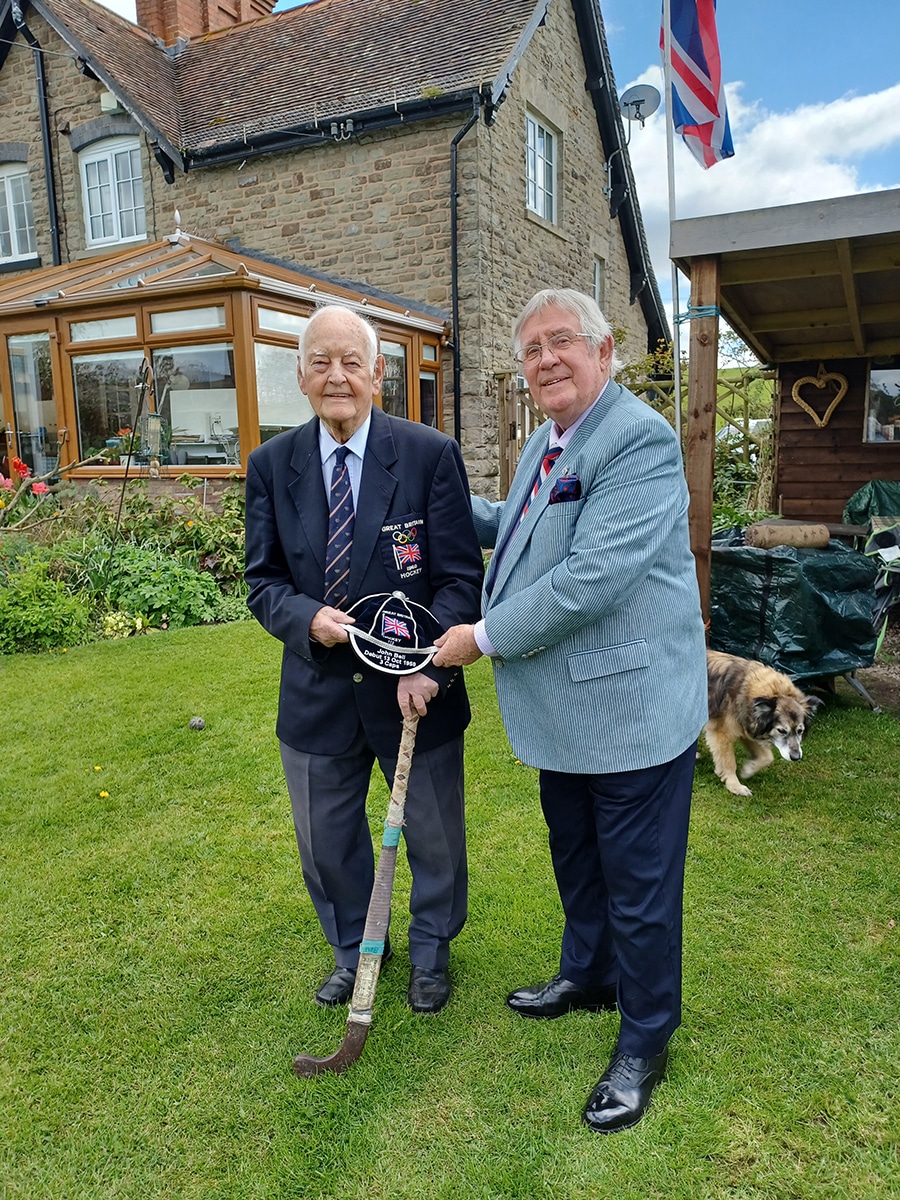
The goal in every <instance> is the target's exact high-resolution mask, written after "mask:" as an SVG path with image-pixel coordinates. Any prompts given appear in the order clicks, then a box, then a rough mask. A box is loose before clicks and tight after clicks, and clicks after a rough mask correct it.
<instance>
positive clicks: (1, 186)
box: [0, 163, 37, 262]
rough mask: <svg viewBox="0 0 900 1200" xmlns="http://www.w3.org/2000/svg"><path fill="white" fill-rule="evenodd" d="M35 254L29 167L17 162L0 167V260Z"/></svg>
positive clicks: (35, 245) (35, 243) (5, 260)
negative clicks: (26, 168)
mask: <svg viewBox="0 0 900 1200" xmlns="http://www.w3.org/2000/svg"><path fill="white" fill-rule="evenodd" d="M36 254H37V241H36V239H35V235H34V210H33V208H32V206H31V183H30V182H29V179H28V171H27V170H25V169H24V168H23V167H22V165H21V164H20V163H15V164H14V165H10V166H2V167H0V262H8V261H11V260H13V259H16V258H33V257H34V256H35V255H36Z"/></svg>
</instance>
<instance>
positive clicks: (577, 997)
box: [506, 975, 616, 1017]
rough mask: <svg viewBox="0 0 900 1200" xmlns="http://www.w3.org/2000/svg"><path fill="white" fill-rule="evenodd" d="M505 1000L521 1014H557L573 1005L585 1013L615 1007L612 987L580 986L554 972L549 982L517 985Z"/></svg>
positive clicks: (607, 1010)
mask: <svg viewBox="0 0 900 1200" xmlns="http://www.w3.org/2000/svg"><path fill="white" fill-rule="evenodd" d="M506 1003H507V1004H508V1005H509V1007H510V1008H511V1009H512V1010H513V1012H517V1013H518V1014H519V1016H522V1017H561V1016H563V1015H564V1014H565V1013H567V1012H572V1011H573V1010H574V1009H576V1008H586V1009H587V1010H588V1012H611V1011H612V1010H613V1009H614V1008H615V1007H616V989H615V988H614V987H600V988H583V987H581V986H580V985H579V984H577V983H571V982H570V981H569V980H568V979H563V977H562V975H554V976H553V978H552V979H551V980H550V982H549V983H540V984H538V985H537V987H528V988H519V990H518V991H517V992H512V993H510V995H509V996H507V997H506Z"/></svg>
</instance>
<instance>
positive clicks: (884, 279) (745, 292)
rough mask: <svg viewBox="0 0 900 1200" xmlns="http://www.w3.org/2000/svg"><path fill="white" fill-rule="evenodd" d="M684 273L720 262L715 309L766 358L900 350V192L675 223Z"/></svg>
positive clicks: (674, 245)
mask: <svg viewBox="0 0 900 1200" xmlns="http://www.w3.org/2000/svg"><path fill="white" fill-rule="evenodd" d="M670 253H671V256H672V258H673V259H674V261H675V262H676V263H677V264H678V266H679V268H680V269H681V270H682V271H684V272H685V274H687V275H688V276H689V275H690V274H691V267H692V264H693V263H694V262H695V261H696V260H698V259H702V258H710V257H717V258H718V259H719V272H720V279H719V307H720V308H721V311H722V314H723V316H724V317H725V319H726V320H727V321H728V323H729V324H730V325H731V327H732V328H733V329H734V330H735V331H736V332H737V333H738V334H740V336H741V337H742V338H743V339H744V340H745V341H746V342H747V344H748V345H749V346H751V347H752V349H753V350H754V351H755V352H756V354H758V355H759V357H760V358H761V359H763V361H766V362H773V363H774V362H790V361H801V360H809V359H815V358H832V359H833V358H865V357H871V358H877V357H881V356H885V357H886V356H889V355H894V354H900V189H894V190H892V191H883V192H867V193H864V194H862V195H857V196H841V197H838V198H836V199H831V200H815V201H811V202H809V203H806V204H788V205H782V206H779V207H774V208H760V209H754V210H751V211H748V212H735V213H725V214H722V215H719V216H714V217H694V218H690V219H688V220H681V221H674V222H673V223H672V229H671V243H670Z"/></svg>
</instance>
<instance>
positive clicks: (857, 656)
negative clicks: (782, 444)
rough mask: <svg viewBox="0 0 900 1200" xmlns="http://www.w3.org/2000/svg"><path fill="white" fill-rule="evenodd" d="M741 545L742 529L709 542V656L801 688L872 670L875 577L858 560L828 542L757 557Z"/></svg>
mask: <svg viewBox="0 0 900 1200" xmlns="http://www.w3.org/2000/svg"><path fill="white" fill-rule="evenodd" d="M743 540H744V539H743V531H742V530H740V529H731V530H728V531H726V532H725V533H720V534H716V535H715V536H714V537H713V543H712V567H711V574H712V579H711V588H710V646H711V648H712V649H713V650H722V651H724V652H725V653H727V654H737V655H740V656H741V657H742V658H755V659H758V660H759V661H760V662H764V663H766V664H767V665H768V666H770V667H774V668H775V669H776V670H778V671H783V672H784V673H785V674H786V675H790V676H791V678H792V679H795V680H798V681H801V682H802V681H803V680H810V679H815V678H819V677H821V676H829V675H842V674H844V672H846V671H853V670H856V668H857V667H869V666H871V665H872V663H873V661H874V658H875V648H876V634H875V629H874V627H873V624H872V613H873V609H874V604H875V590H874V584H875V578H876V575H877V570H876V568H875V566H874V565H873V564H872V563H871V562H870V561H869V559H868V558H867V557H866V556H865V555H864V554H860V553H859V552H858V551H856V550H851V549H850V548H849V547H848V546H845V545H844V544H843V542H839V541H835V540H834V539H832V540H831V541H830V542H829V543H828V546H827V547H825V548H823V549H821V550H806V549H798V548H796V547H794V546H776V547H774V548H773V549H771V550H757V549H756V548H754V547H752V546H745V545H744V544H743Z"/></svg>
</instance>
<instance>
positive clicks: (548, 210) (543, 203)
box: [525, 112, 562, 225]
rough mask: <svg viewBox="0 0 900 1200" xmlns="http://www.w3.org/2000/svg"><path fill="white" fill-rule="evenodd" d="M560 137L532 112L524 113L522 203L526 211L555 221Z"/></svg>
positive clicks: (553, 222) (554, 222) (552, 221)
mask: <svg viewBox="0 0 900 1200" xmlns="http://www.w3.org/2000/svg"><path fill="white" fill-rule="evenodd" d="M561 140H562V139H561V136H560V134H559V133H558V131H557V130H555V129H552V128H551V127H550V126H549V125H547V124H546V122H544V121H543V120H542V119H541V118H540V117H538V116H536V115H535V114H534V113H531V112H529V113H526V114H525V204H526V207H527V209H528V211H529V212H533V213H535V214H536V215H537V216H539V217H543V219H544V220H545V221H549V222H551V224H554V225H555V224H556V219H557V213H558V211H559V203H558V199H557V180H558V178H559V171H558V167H559V150H560V142H561Z"/></svg>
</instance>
